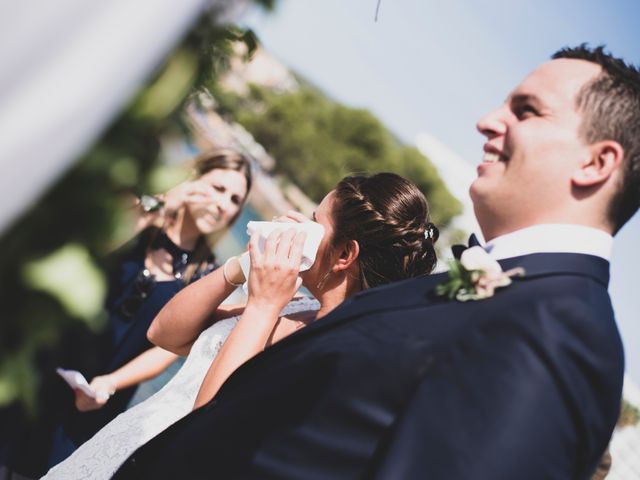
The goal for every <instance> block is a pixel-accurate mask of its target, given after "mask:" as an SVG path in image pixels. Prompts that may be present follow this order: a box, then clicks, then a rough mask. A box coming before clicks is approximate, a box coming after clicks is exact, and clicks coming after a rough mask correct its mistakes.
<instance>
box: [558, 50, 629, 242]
mask: <svg viewBox="0 0 640 480" xmlns="http://www.w3.org/2000/svg"><path fill="white" fill-rule="evenodd" d="M551 58H553V59H558V58H569V59H576V60H586V61H588V62H592V63H596V64H598V65H600V67H602V73H600V74H599V75H598V76H597V77H596V78H595V79H593V80H591V81H590V82H588V83H587V84H586V85H585V86H583V87H582V89H581V91H580V92H579V93H578V96H577V98H576V103H577V107H578V110H580V111H581V112H582V113H583V114H584V120H583V124H582V125H581V132H580V133H581V135H583V138H584V139H585V140H586V141H587V142H589V143H594V142H598V141H602V140H614V141H616V142H618V143H619V144H620V145H621V146H622V148H623V149H624V164H623V174H622V181H621V184H620V186H619V188H618V192H617V194H616V195H615V196H614V197H613V198H612V199H611V203H610V204H609V212H608V217H609V221H610V222H611V224H612V226H613V230H614V233H615V232H617V231H618V230H620V228H621V227H622V226H623V225H624V224H625V223H626V222H627V220H629V219H630V218H631V217H632V216H633V214H634V213H635V212H636V211H637V210H638V208H639V207H640V71H639V70H638V68H637V67H635V66H633V65H630V64H628V63H626V62H625V61H624V60H622V59H620V58H616V57H614V56H612V55H611V54H610V53H607V52H605V51H604V47H603V46H599V47H596V48H589V47H588V46H587V45H586V44H584V43H583V44H582V45H580V46H578V47H573V48H563V49H562V50H559V51H557V52H556V53H554V54H553V56H552V57H551Z"/></svg>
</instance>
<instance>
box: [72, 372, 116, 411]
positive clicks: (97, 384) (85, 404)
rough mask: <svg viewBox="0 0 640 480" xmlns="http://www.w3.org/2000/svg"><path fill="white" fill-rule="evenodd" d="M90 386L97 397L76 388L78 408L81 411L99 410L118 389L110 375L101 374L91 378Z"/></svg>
mask: <svg viewBox="0 0 640 480" xmlns="http://www.w3.org/2000/svg"><path fill="white" fill-rule="evenodd" d="M89 388H90V389H91V390H92V391H93V393H94V395H95V397H90V396H89V395H87V394H86V393H84V392H83V391H82V390H80V389H76V390H74V391H75V394H76V408H77V409H78V410H79V411H81V412H89V411H91V410H98V409H100V408H102V407H104V406H105V404H106V403H107V401H109V398H110V397H111V395H113V394H114V393H115V391H116V385H115V383H114V382H113V380H112V379H111V377H110V375H101V376H98V377H95V378H94V379H93V380H91V383H90V384H89Z"/></svg>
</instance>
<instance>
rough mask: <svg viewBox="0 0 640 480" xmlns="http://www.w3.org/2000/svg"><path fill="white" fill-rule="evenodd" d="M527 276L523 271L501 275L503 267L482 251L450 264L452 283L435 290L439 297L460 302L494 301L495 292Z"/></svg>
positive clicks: (475, 250) (478, 249) (474, 249)
mask: <svg viewBox="0 0 640 480" xmlns="http://www.w3.org/2000/svg"><path fill="white" fill-rule="evenodd" d="M522 275H524V269H523V268H521V267H518V268H513V269H511V270H507V271H506V272H503V271H502V267H501V266H500V264H499V263H498V262H497V261H496V260H494V259H493V258H491V257H490V256H489V254H488V253H487V252H486V251H485V250H484V249H483V248H482V247H471V248H468V249H466V250H465V251H464V252H462V256H461V257H460V260H452V261H451V262H450V263H449V280H447V281H446V282H445V283H443V284H440V285H438V286H437V287H436V294H437V295H440V296H446V297H448V298H449V299H451V300H453V299H454V298H455V299H456V300H458V301H460V302H466V301H467V300H483V299H485V298H489V297H493V295H494V293H495V291H496V289H498V288H503V287H506V286H507V285H510V284H511V279H512V277H518V276H522Z"/></svg>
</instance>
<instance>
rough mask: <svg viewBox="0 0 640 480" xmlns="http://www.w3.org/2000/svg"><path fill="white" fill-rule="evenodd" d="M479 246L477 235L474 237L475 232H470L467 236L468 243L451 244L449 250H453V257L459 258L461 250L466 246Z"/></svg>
mask: <svg viewBox="0 0 640 480" xmlns="http://www.w3.org/2000/svg"><path fill="white" fill-rule="evenodd" d="M481 246H482V245H480V242H479V241H478V237H476V236H475V234H474V233H472V234H471V235H470V236H469V244H468V245H451V251H452V252H453V256H454V258H456V259H457V260H460V257H461V256H462V252H464V251H465V250H466V249H467V248H471V247H481Z"/></svg>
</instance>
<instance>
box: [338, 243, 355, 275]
mask: <svg viewBox="0 0 640 480" xmlns="http://www.w3.org/2000/svg"><path fill="white" fill-rule="evenodd" d="M359 255H360V245H359V244H358V241H357V240H347V241H346V242H345V243H344V244H342V247H341V249H340V256H339V257H338V260H336V262H335V264H334V266H333V271H335V272H340V271H343V270H347V269H348V268H349V267H351V265H353V264H354V262H356V261H357V260H358V256H359Z"/></svg>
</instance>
